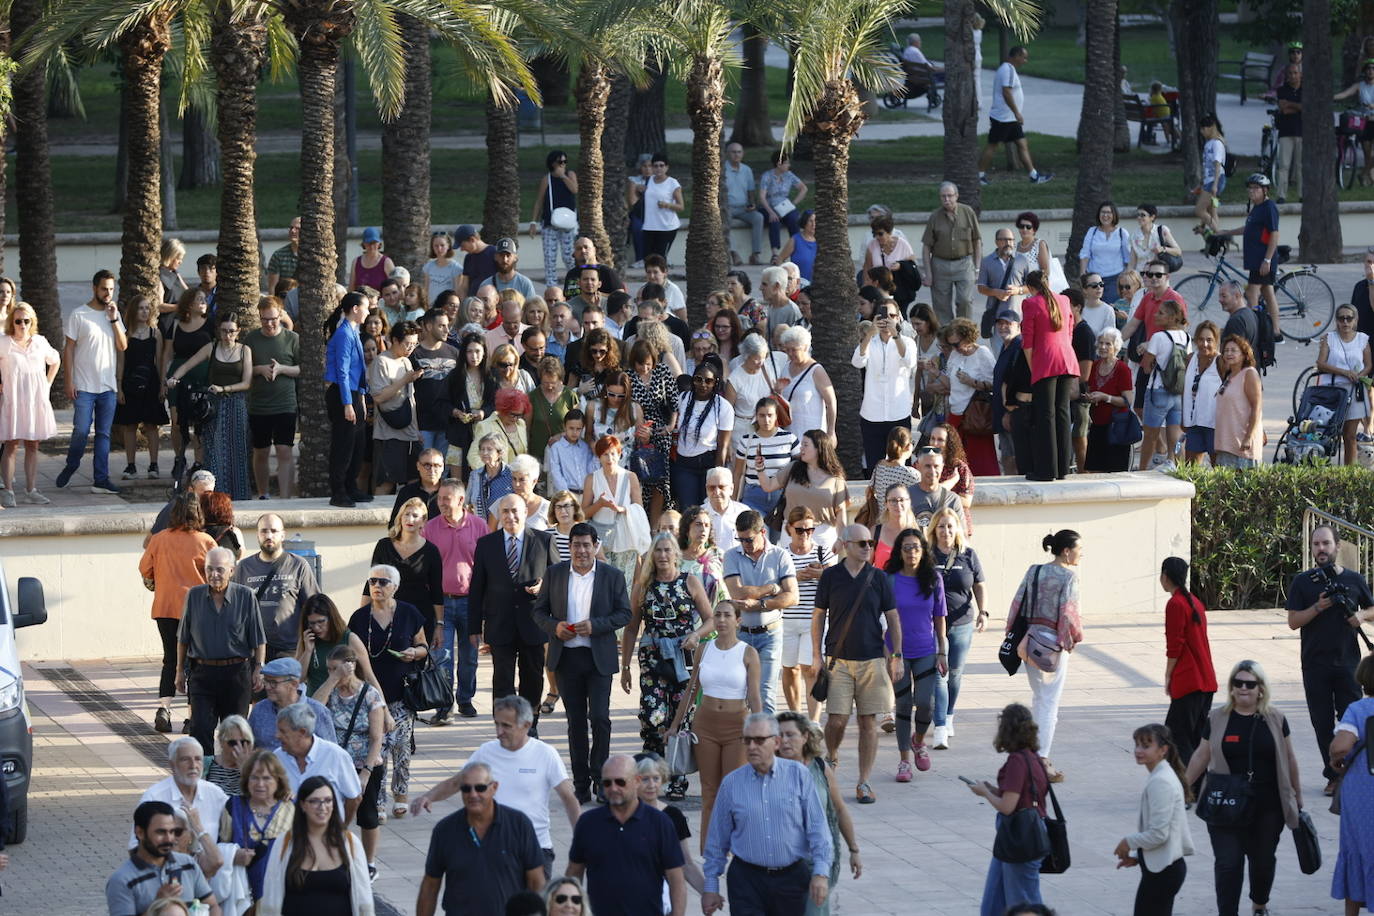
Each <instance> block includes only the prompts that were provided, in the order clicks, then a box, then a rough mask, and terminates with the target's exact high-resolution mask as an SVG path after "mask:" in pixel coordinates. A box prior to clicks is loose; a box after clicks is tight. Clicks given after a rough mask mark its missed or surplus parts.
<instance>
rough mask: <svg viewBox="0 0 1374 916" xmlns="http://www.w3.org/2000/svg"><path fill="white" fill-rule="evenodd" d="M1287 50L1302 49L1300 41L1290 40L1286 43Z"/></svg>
mask: <svg viewBox="0 0 1374 916" xmlns="http://www.w3.org/2000/svg"><path fill="white" fill-rule="evenodd" d="M1288 50H1290V51H1301V50H1302V42H1300V41H1290V42H1289V43H1288Z"/></svg>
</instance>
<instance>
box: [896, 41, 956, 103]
mask: <svg viewBox="0 0 1374 916" xmlns="http://www.w3.org/2000/svg"><path fill="white" fill-rule="evenodd" d="M888 53H889V54H891V55H892V58H893V59H894V60H895V61H896V62H897V65H898V66H899V67H901V68H902V72H903V73H905V74H906V85H905V86H904V87H903V88H901V89H898V90H897V91H896V92H889V93H887V94H885V95H884V96H883V105H884V106H885V107H887V108H905V107H906V103H907V101H908V100H909V99H919V98H920V97H921V96H925V97H926V107H927V108H929V109H930V110H932V111H933V110H935V109H936V108H939V107H940V89H941V88H943V87H944V85H945V74H944V72H943V71H940V70H935V69H934V68H932V67H930V66H927V65H926V64H913V63H911V62H910V61H907V60H903V59H902V51H901V49H900V48H896V47H893V48H889V49H888Z"/></svg>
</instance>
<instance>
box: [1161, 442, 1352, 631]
mask: <svg viewBox="0 0 1374 916" xmlns="http://www.w3.org/2000/svg"><path fill="white" fill-rule="evenodd" d="M1174 476H1176V477H1178V478H1179V479H1181V480H1187V481H1189V482H1191V483H1192V484H1193V485H1194V486H1196V487H1197V495H1196V496H1195V497H1194V499H1193V546H1192V550H1193V560H1192V562H1193V575H1194V580H1193V581H1194V583H1195V584H1194V586H1193V588H1194V591H1196V593H1197V595H1198V597H1199V598H1201V599H1202V601H1203V603H1205V604H1206V605H1207V606H1208V607H1219V608H1253V607H1282V606H1283V603H1284V600H1285V595H1286V593H1287V589H1288V583H1289V581H1290V580H1291V579H1292V578H1293V576H1294V575H1296V574H1297V573H1299V572H1301V571H1302V568H1303V564H1302V515H1303V510H1305V509H1306V508H1307V507H1308V506H1309V505H1311V506H1313V507H1315V508H1317V509H1321V510H1322V511H1323V512H1328V513H1330V514H1332V515H1334V516H1336V517H1337V518H1340V519H1344V520H1345V521H1349V522H1353V523H1354V524H1356V525H1360V526H1362V527H1365V528H1374V474H1371V473H1370V472H1369V471H1367V470H1365V469H1363V468H1358V467H1328V466H1314V465H1301V466H1293V465H1286V464H1278V465H1265V466H1263V467H1259V468H1256V469H1254V470H1249V471H1241V472H1237V471H1231V470H1211V469H1204V468H1197V467H1184V468H1181V469H1179V470H1178V471H1176V472H1174Z"/></svg>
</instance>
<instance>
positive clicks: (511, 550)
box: [506, 535, 520, 579]
mask: <svg viewBox="0 0 1374 916" xmlns="http://www.w3.org/2000/svg"><path fill="white" fill-rule="evenodd" d="M506 566H508V567H509V568H510V577H511V578H512V579H514V578H515V577H516V572H517V571H518V570H519V569H520V543H519V542H518V541H517V540H516V539H515V538H513V537H511V536H510V535H506Z"/></svg>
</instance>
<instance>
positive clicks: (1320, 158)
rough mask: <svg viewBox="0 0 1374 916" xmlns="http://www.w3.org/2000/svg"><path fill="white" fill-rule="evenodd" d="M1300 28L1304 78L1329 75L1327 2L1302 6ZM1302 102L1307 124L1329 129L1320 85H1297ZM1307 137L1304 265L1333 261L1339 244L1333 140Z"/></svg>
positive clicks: (1312, 0) (1311, 0) (1327, 102)
mask: <svg viewBox="0 0 1374 916" xmlns="http://www.w3.org/2000/svg"><path fill="white" fill-rule="evenodd" d="M1302 22H1303V36H1302V37H1303V46H1304V51H1303V59H1304V63H1305V65H1306V66H1307V67H1310V68H1311V70H1309V71H1308V72H1310V73H1328V72H1330V70H1331V54H1332V51H1331V3H1330V0H1306V2H1304V3H1303V16H1302ZM1323 67H1325V68H1326V69H1324V70H1323V69H1321V68H1323ZM1302 102H1303V112H1304V115H1303V116H1304V118H1305V119H1306V121H1307V123H1308V124H1330V123H1331V93H1330V91H1329V89H1328V88H1327V87H1326V86H1325V85H1324V84H1323V82H1322V81H1321V80H1316V79H1314V80H1310V81H1304V82H1303V90H1302ZM1308 135H1309V139H1308V141H1307V142H1305V143H1304V144H1303V150H1302V227H1301V229H1300V230H1299V232H1298V247H1299V248H1300V249H1302V256H1303V258H1304V259H1306V260H1307V261H1309V262H1310V261H1319V262H1322V263H1325V262H1328V261H1339V260H1340V258H1341V246H1342V244H1343V243H1342V236H1341V221H1340V220H1339V219H1332V218H1331V214H1333V213H1335V212H1336V208H1337V203H1338V198H1337V192H1336V173H1335V170H1334V169H1332V168H1331V161H1332V160H1333V159H1335V158H1336V142H1335V137H1334V135H1333V134H1332V133H1331V131H1329V130H1314V131H1308ZM1365 164H1366V165H1369V163H1365Z"/></svg>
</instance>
